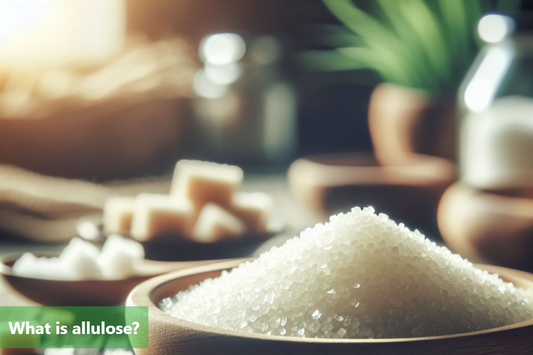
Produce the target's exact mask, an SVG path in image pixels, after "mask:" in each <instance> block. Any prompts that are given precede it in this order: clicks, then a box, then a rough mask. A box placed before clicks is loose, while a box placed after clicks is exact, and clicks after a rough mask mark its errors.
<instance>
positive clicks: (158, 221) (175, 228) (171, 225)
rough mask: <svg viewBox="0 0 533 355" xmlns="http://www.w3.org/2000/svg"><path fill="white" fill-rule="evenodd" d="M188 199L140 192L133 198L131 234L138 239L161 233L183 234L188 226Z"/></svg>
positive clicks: (189, 219) (190, 206)
mask: <svg viewBox="0 0 533 355" xmlns="http://www.w3.org/2000/svg"><path fill="white" fill-rule="evenodd" d="M192 216H193V207H192V204H191V202H190V201H188V200H186V199H180V198H172V197H170V196H168V195H160V194H140V195H138V196H137V199H136V200H135V208H134V211H133V219H132V222H131V236H132V237H133V238H134V239H137V240H139V241H146V240H150V239H152V238H154V237H157V236H159V235H163V234H173V235H181V236H185V235H186V234H187V230H188V229H189V228H190V223H191V219H192Z"/></svg>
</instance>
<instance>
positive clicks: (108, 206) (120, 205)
mask: <svg viewBox="0 0 533 355" xmlns="http://www.w3.org/2000/svg"><path fill="white" fill-rule="evenodd" d="M134 206H135V198H134V197H127V196H113V197H110V198H108V199H107V200H106V202H105V206H104V218H103V222H104V231H105V232H106V233H108V234H111V233H117V234H124V233H129V231H130V228H131V219H132V216H133V209H134Z"/></svg>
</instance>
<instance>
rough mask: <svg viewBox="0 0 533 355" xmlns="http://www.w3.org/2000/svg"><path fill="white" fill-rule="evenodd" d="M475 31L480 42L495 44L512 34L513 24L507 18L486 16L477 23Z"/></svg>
mask: <svg viewBox="0 0 533 355" xmlns="http://www.w3.org/2000/svg"><path fill="white" fill-rule="evenodd" d="M477 30H478V33H479V37H481V39H482V40H484V41H485V42H488V43H496V42H500V41H501V40H503V39H504V38H505V37H507V36H508V35H509V34H510V33H512V32H513V30H514V22H513V20H512V19H510V18H509V17H507V16H502V15H487V16H485V17H483V18H482V19H481V21H479V24H478V27H477Z"/></svg>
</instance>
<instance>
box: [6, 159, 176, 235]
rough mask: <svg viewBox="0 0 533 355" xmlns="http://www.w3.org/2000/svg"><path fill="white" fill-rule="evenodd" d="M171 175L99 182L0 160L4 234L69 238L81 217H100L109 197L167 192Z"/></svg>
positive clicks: (73, 233) (74, 233)
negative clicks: (26, 167)
mask: <svg viewBox="0 0 533 355" xmlns="http://www.w3.org/2000/svg"><path fill="white" fill-rule="evenodd" d="M169 190H170V176H167V177H161V178H159V177H158V178H147V179H143V180H134V181H116V182H111V183H106V184H96V183H92V182H88V181H82V180H73V179H64V178H56V177H50V176H45V175H40V174H37V173H33V172H30V171H28V170H24V169H21V168H18V167H14V166H10V165H0V236H2V235H5V234H8V235H10V236H15V237H19V238H23V239H27V240H34V241H39V242H64V241H67V240H69V239H70V238H72V237H74V236H75V235H76V230H75V226H76V222H77V221H78V220H79V218H80V217H84V216H93V217H99V216H101V214H102V209H103V206H104V203H105V200H106V199H107V198H108V197H110V196H114V195H124V196H135V195H136V194H138V193H140V192H152V193H168V192H169Z"/></svg>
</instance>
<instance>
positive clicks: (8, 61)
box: [0, 0, 125, 67]
mask: <svg viewBox="0 0 533 355" xmlns="http://www.w3.org/2000/svg"><path fill="white" fill-rule="evenodd" d="M124 6H125V5H124V0H75V1H73V0H0V66H16V67H24V66H28V67H43V66H44V67H45V66H57V65H61V64H66V63H71V62H76V63H83V64H85V63H91V62H93V61H95V60H101V59H104V58H106V57H108V56H109V55H111V54H113V53H115V52H116V51H117V50H119V49H120V48H121V47H122V43H123V38H124V32H125V11H124Z"/></svg>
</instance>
